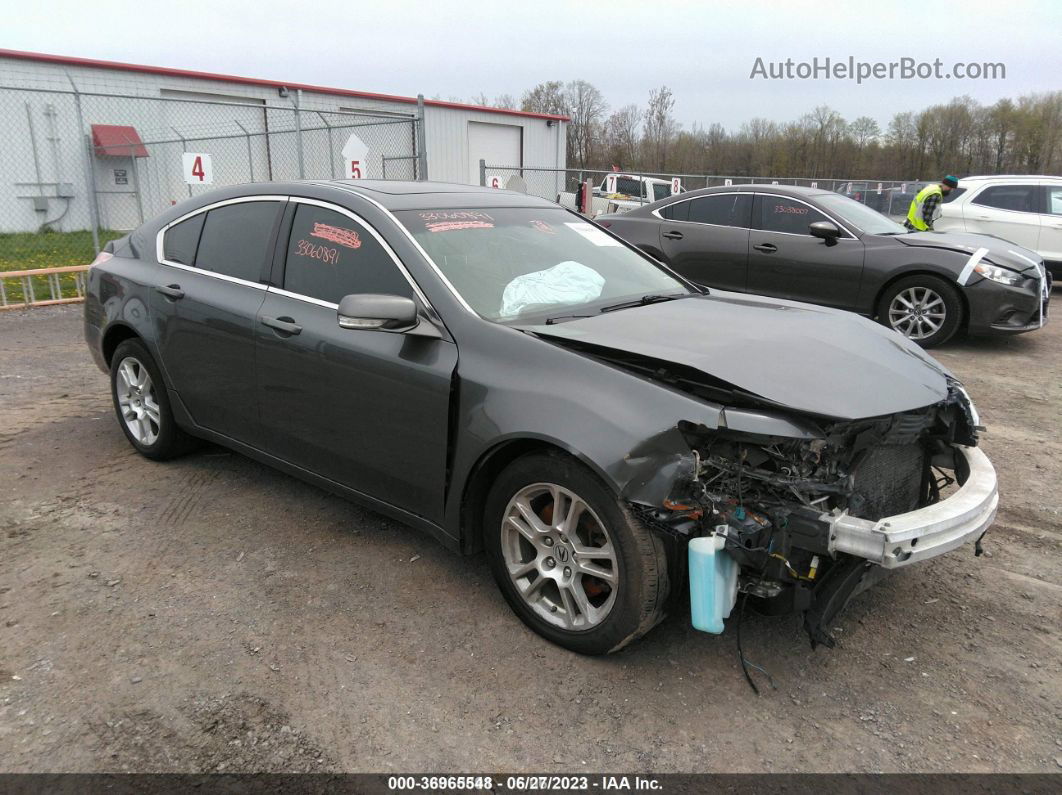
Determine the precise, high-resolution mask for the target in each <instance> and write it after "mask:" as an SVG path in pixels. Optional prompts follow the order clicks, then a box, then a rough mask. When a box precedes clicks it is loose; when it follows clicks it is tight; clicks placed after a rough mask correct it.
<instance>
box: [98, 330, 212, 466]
mask: <svg viewBox="0 0 1062 795" xmlns="http://www.w3.org/2000/svg"><path fill="white" fill-rule="evenodd" d="M111 398H112V400H113V401H114V411H115V414H117V415H118V425H119V426H120V427H121V429H122V432H123V433H124V434H125V438H126V439H128V440H129V444H131V445H133V447H134V448H136V451H137V452H138V453H140V454H141V455H142V456H145V457H146V458H152V459H155V460H156V461H163V460H165V459H167V458H175V457H176V456H179V455H183V454H184V453H186V452H188V451H189V450H191V449H192V448H193V447H195V445H196V440H195V439H194V438H193V437H191V436H189V435H188V434H187V433H185V432H184V431H183V430H181V429H180V428H179V427H177V422H176V421H175V420H174V418H173V411H172V409H171V407H170V397H169V394H168V393H167V391H166V384H165V382H164V381H163V380H162V372H161V371H160V370H159V368H158V365H156V364H155V360H154V359H153V358H152V357H151V354H150V353H148V350H147V347H145V345H144V343H143V342H141V341H140V340H138V339H128V340H125V341H124V342H122V343H121V344H119V345H118V347H117V348H115V351H114V355H113V356H112V357H111Z"/></svg>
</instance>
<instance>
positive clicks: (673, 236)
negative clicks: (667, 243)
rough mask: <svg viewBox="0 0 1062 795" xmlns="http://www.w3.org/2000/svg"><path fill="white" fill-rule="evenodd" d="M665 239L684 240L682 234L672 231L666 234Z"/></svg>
mask: <svg viewBox="0 0 1062 795" xmlns="http://www.w3.org/2000/svg"><path fill="white" fill-rule="evenodd" d="M664 237H666V238H667V239H668V240H682V233H681V232H679V231H676V230H674V229H672V230H671V231H670V232H664Z"/></svg>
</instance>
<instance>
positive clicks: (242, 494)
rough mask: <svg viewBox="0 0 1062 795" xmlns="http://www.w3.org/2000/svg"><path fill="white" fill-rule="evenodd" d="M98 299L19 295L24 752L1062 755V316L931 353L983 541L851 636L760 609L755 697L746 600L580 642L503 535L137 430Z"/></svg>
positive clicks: (1, 465) (184, 757)
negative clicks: (525, 609)
mask: <svg viewBox="0 0 1062 795" xmlns="http://www.w3.org/2000/svg"><path fill="white" fill-rule="evenodd" d="M1054 298H1055V303H1056V304H1058V309H1059V310H1062V292H1060V290H1056V291H1055V296H1054ZM80 312H81V310H80V307H76V306H75V307H63V308H56V309H37V310H32V311H28V312H7V313H3V314H2V315H0V343H2V344H0V495H2V497H0V770H2V771H5V772H6V771H126V770H130V771H214V770H224V771H227V772H232V771H262V770H270V771H308V770H315V771H316V770H320V771H333V770H340V771H380V772H386V771H411V770H413V771H450V772H475V771H481V772H484V771H508V772H527V771H537V772H542V771H566V772H592V771H601V770H608V771H625V772H640V771H654V772H669V771H683V772H701V771H727V772H746V771H755V772H760V771H1008V772H1010V771H1029V772H1050V771H1055V772H1057V771H1059V770H1060V769H1062V675H1060V670H1062V637H1060V629H1062V620H1060V619H1062V496H1060V495H1062V492H1060V490H1059V485H1060V481H1062V438H1060V430H1062V317H1059V318H1057V319H1056V320H1055V322H1054V323H1053V324H1051V325H1049V326H1048V327H1047V328H1046V329H1044V330H1043V331H1041V332H1038V333H1033V334H1028V335H1024V336H1021V337H1016V338H1011V339H1004V340H985V339H974V340H964V341H961V342H958V343H955V344H952V345H950V346H947V347H945V348H944V349H942V350H939V351H937V352H936V356H937V357H938V358H939V359H940V360H941V361H942V362H944V363H945V364H946V365H947V366H948V367H950V368H951V369H952V370H953V371H954V372H955V373H956V374H957V375H958V376H959V377H960V378H961V379H963V380H964V381H965V383H966V385H967V387H968V388H969V391H970V392H971V394H972V395H973V397H974V400H975V401H976V403H977V406H978V408H979V409H980V411H981V415H982V417H983V421H984V422H985V423H986V424H987V425H988V427H989V433H988V434H987V435H986V436H985V437H984V442H983V444H984V448H985V450H986V451H987V452H988V454H989V456H990V457H991V458H992V460H993V462H994V463H995V465H996V468H997V470H998V472H999V478H1000V491H1001V493H1002V497H1001V509H1000V513H999V517H998V519H997V520H996V524H995V526H994V529H993V530H992V531H991V532H990V533H989V535H988V536H987V537H986V540H985V547H986V549H987V550H988V551H987V553H986V554H985V556H983V557H981V558H975V557H974V556H973V552H972V549H970V548H967V549H964V550H961V551H957V552H954V553H952V554H950V555H946V556H944V557H941V558H937V559H936V560H933V561H930V562H928V563H925V564H922V565H919V566H915V567H912V568H911V569H909V570H905V571H902V572H900V573H898V574H896V575H894V576H892V577H891V578H890V579H887V580H886V581H885V582H883V583H881V584H880V585H879V586H877V587H876V588H875V589H872V590H871V591H870V592H868V593H866V594H864V595H862V596H861V597H859V598H858V599H857V600H856V601H855V602H854V603H853V605H852V606H851V607H850V608H849V610H848V611H847V612H846V613H844V614H842V615H841V616H840V617H839V619H838V620H837V622H836V634H837V637H838V638H839V641H840V642H839V644H838V647H837V648H835V649H832V650H823V649H819V650H818V651H814V652H813V651H811V649H810V648H809V644H808V641H807V638H806V636H805V635H804V633H803V632H802V631H801V629H800V626H799V622H798V620H796V619H771V618H761V617H757V616H751V615H746V617H745V624H744V627H743V631H742V636H743V637H742V640H743V642H744V644H745V650H746V655H747V656H748V657H749V659H751V660H752V661H753V662H755V663H757V664H759V665H761V666H763V667H764V668H765V669H767V670H768V671H769V672H770V673H771V675H772V676H773V678H774V684H775V689H771V688H770V686H769V685H768V684H767V682H766V680H765V679H764V678H762V677H760V678H759V679H758V681H759V682H760V684H761V690H762V694H761V695H760V696H758V697H757V696H756V695H755V694H754V693H753V692H752V691H751V690H750V688H749V687H748V685H747V684H746V683H745V681H744V679H743V677H742V674H741V669H740V667H739V665H738V660H737V654H736V651H735V638H734V633H733V627H731V628H730V629H728V630H727V632H726V633H725V634H724V635H722V636H720V637H716V636H712V635H706V634H703V633H699V632H696V631H694V630H693V629H691V628H690V626H689V624H688V616H683V615H676V616H672V617H671V618H669V619H668V620H667V621H666V622H665V623H664V624H662V625H661V626H660V627H658V628H657V629H656V630H655V631H653V632H652V633H651V634H650V635H648V636H647V637H646V638H644V639H643V640H642V641H640V642H639V643H637V644H635V645H633V646H632V647H630V648H628V649H626V650H624V651H623V652H621V653H619V654H617V655H614V656H612V657H609V658H604V659H601V658H599V659H589V658H582V657H578V656H575V655H573V654H571V653H569V652H566V651H564V650H562V649H560V648H557V647H554V646H552V645H550V644H549V643H547V642H545V641H544V640H542V639H540V638H539V637H538V636H536V635H534V634H532V633H531V632H529V631H528V630H526V629H525V628H524V627H523V625H522V624H521V623H520V622H519V621H518V620H517V619H516V618H515V617H514V616H513V615H512V614H511V613H510V612H509V609H508V607H507V606H506V605H505V603H504V602H503V600H502V599H501V597H500V595H499V594H498V593H497V591H496V589H495V586H494V583H493V581H492V580H491V578H490V574H489V571H488V568H487V565H486V562H485V560H484V559H483V558H482V557H477V558H468V559H466V558H461V557H459V556H457V555H454V554H452V553H450V552H447V551H446V550H444V549H443V548H442V547H440V546H439V545H437V544H436V543H435V542H434V541H433V540H431V539H430V538H428V537H427V536H425V535H422V534H420V533H418V532H417V531H415V530H412V529H409V528H406V527H403V526H401V525H399V524H397V523H394V522H392V521H390V520H387V519H384V518H381V517H380V516H378V515H376V514H374V513H372V512H369V511H366V510H363V509H361V508H359V507H356V506H353V505H351V504H348V503H346V502H344V501H342V500H340V499H338V498H335V497H332V496H330V495H328V494H325V493H323V492H321V491H319V490H317V489H315V488H313V487H310V486H307V485H304V484H303V483H301V482H299V481H296V480H293V479H292V478H289V477H287V476H285V475H282V474H279V473H277V472H275V471H273V470H270V469H267V468H266V467H264V466H261V465H259V464H257V463H254V462H252V461H250V460H248V459H246V458H243V457H241V456H239V455H236V454H232V453H229V452H227V451H225V450H222V449H219V448H215V447H208V448H206V449H204V450H202V451H201V452H198V453H195V454H193V455H190V456H188V457H186V458H183V459H180V460H178V461H174V462H170V463H165V464H158V463H153V462H150V461H147V460H145V459H143V458H141V457H139V456H138V455H136V454H135V453H134V452H133V450H132V449H131V448H130V446H129V445H128V444H127V443H126V441H125V438H124V437H123V436H122V434H121V432H120V430H119V428H118V425H117V422H116V420H115V417H114V413H113V411H112V409H111V405H110V401H109V398H108V386H107V381H106V378H105V376H104V375H102V374H101V373H100V372H99V371H98V370H97V369H96V368H95V366H94V365H93V364H92V363H91V361H90V359H89V355H88V352H87V350H86V349H85V346H84V342H83V341H82V339H81V325H80V324H81V315H80Z"/></svg>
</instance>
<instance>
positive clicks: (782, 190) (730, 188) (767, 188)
mask: <svg viewBox="0 0 1062 795" xmlns="http://www.w3.org/2000/svg"><path fill="white" fill-rule="evenodd" d="M735 192H736V193H777V194H780V195H782V196H798V197H808V196H826V195H829V194H831V193H832V191H828V190H823V189H822V188H805V187H804V186H803V185H765V184H763V183H752V182H750V183H746V184H744V185H715V186H713V187H711V188H698V189H697V190H691V191H687V192H686V193H683V194H680V195H681V196H682V198H684V199H688V198H691V197H694V196H710V195H712V194H713V193H735ZM669 198H673V197H669ZM662 201H664V200H662Z"/></svg>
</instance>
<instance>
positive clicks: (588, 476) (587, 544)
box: [484, 453, 669, 654]
mask: <svg viewBox="0 0 1062 795" xmlns="http://www.w3.org/2000/svg"><path fill="white" fill-rule="evenodd" d="M484 536H485V537H484V546H485V548H486V551H487V554H488V556H489V558H490V564H491V570H492V572H493V574H494V579H495V581H496V582H497V583H498V587H499V588H500V589H501V592H502V594H503V595H504V597H505V600H506V601H507V602H508V603H509V606H510V607H511V608H512V609H513V611H514V612H515V613H516V614H517V616H519V617H520V620H521V621H523V622H524V623H525V624H526V625H527V626H528V627H530V628H531V629H533V630H534V631H535V632H537V633H538V634H539V635H542V636H543V637H544V638H546V639H548V640H551V641H553V642H554V643H556V644H558V645H560V646H563V647H564V648H566V649H570V650H572V651H575V652H579V653H581V654H606V653H608V652H613V651H618V650H619V649H621V648H623V647H624V646H626V645H627V644H628V643H630V642H631V641H633V640H636V639H637V638H639V637H641V636H642V635H644V634H645V633H646V632H648V631H649V630H650V629H652V628H653V627H654V626H656V624H658V623H659V622H660V621H661V620H662V619H663V617H664V605H665V602H666V599H667V595H668V589H669V583H668V575H667V556H666V552H665V548H664V544H663V541H662V540H661V539H660V538H658V537H657V536H655V535H654V534H653V533H651V532H650V531H649V530H647V529H646V528H645V527H643V526H642V525H641V524H640V523H639V522H638V521H637V520H636V519H635V518H634V517H633V516H632V515H631V514H630V512H629V511H628V510H627V508H626V507H625V506H624V505H623V504H622V503H621V502H620V501H619V500H618V499H617V498H616V497H615V495H614V494H613V493H612V492H611V491H610V490H609V489H608V488H607V487H606V486H605V484H604V483H602V481H601V480H600V479H599V478H598V477H597V476H596V475H595V474H594V473H593V472H591V471H590V470H588V469H587V468H586V467H584V466H583V465H582V464H580V463H578V462H577V461H575V460H574V459H572V458H570V457H568V456H565V455H561V454H549V453H536V454H532V455H529V456H526V457H524V458H520V459H518V460H516V461H514V462H513V463H512V464H510V465H509V466H508V467H507V468H506V469H505V470H504V471H503V472H502V473H501V474H500V475H499V476H498V479H497V480H496V481H495V483H494V485H493V486H492V488H491V490H490V493H489V495H488V496H487V501H486V508H485V511H484Z"/></svg>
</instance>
